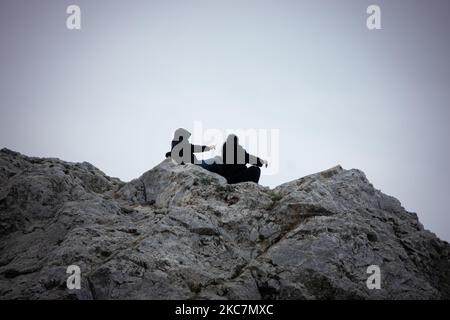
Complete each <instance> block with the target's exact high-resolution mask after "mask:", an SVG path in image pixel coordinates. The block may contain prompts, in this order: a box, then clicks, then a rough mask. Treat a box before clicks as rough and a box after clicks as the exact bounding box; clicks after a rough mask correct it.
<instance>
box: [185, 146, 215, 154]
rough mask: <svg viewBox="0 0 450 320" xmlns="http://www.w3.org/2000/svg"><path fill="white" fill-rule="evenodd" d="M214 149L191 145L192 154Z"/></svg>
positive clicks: (212, 147) (213, 147)
mask: <svg viewBox="0 0 450 320" xmlns="http://www.w3.org/2000/svg"><path fill="white" fill-rule="evenodd" d="M212 149H215V146H201V145H196V144H191V150H192V153H198V152H205V151H209V150H212Z"/></svg>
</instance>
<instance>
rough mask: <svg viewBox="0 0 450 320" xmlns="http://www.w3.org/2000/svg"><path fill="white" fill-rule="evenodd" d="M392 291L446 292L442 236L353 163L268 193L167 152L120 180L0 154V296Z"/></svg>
mask: <svg viewBox="0 0 450 320" xmlns="http://www.w3.org/2000/svg"><path fill="white" fill-rule="evenodd" d="M69 265H77V266H79V267H80V269H81V289H79V290H77V289H72V290H69V289H68V288H67V286H66V280H67V277H68V276H69V275H68V274H67V273H66V270H67V267H68V266H69ZM370 265H378V266H379V267H380V269H381V275H382V276H381V281H382V282H381V289H380V290H369V289H368V288H367V286H366V280H367V278H368V276H369V275H368V274H367V273H366V270H367V267H368V266H370ZM405 298H412V299H448V298H450V246H449V244H448V243H447V242H445V241H441V240H439V239H438V238H437V237H436V236H435V235H434V234H433V233H431V232H429V231H427V230H425V229H424V228H423V226H422V225H421V224H420V222H419V221H418V219H417V216H416V215H415V214H414V213H410V212H407V211H405V209H404V208H403V207H402V206H401V204H400V202H399V201H398V200H396V199H395V198H392V197H390V196H387V195H385V194H383V193H381V192H380V191H379V190H376V189H375V188H374V187H373V186H372V185H371V183H370V182H369V181H368V180H367V178H366V177H365V175H364V173H363V172H361V171H359V170H354V169H353V170H344V169H342V168H341V167H339V166H338V167H335V168H332V169H329V170H326V171H323V172H320V173H317V174H313V175H310V176H307V177H303V178H300V179H297V180H294V181H292V182H289V183H286V184H283V185H281V186H278V187H277V188H275V189H272V190H271V189H269V188H266V187H262V186H259V185H256V184H254V183H241V184H237V185H228V184H227V183H226V181H225V179H224V178H222V177H220V176H218V175H216V174H213V173H210V172H207V171H205V170H203V169H202V168H200V167H198V166H195V165H182V166H180V165H175V164H174V163H172V162H171V161H170V160H167V159H166V160H164V161H163V162H161V163H160V164H159V165H158V166H156V167H155V168H153V169H152V170H150V171H148V172H146V173H144V174H143V175H142V176H141V177H140V178H138V179H135V180H133V181H131V182H129V183H123V182H121V181H120V180H118V179H116V178H110V177H108V176H106V175H105V174H104V173H102V172H101V171H100V170H98V169H97V168H95V167H94V166H92V165H90V164H88V163H81V164H80V163H69V162H64V161H61V160H58V159H40V158H31V157H26V156H23V155H21V154H19V153H16V152H13V151H10V150H7V149H3V150H1V151H0V299H405Z"/></svg>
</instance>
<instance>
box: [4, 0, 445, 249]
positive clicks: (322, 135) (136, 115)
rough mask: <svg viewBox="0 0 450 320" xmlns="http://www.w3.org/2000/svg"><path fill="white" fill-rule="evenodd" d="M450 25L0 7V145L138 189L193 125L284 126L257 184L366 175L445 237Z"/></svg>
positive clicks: (191, 4)
mask: <svg viewBox="0 0 450 320" xmlns="http://www.w3.org/2000/svg"><path fill="white" fill-rule="evenodd" d="M74 3H75V4H78V5H79V6H80V7H81V11H82V30H80V31H69V30H68V29H67V28H66V25H65V20H66V17H67V14H66V12H65V11H66V7H67V6H68V5H69V4H74ZM370 4H378V5H379V6H380V7H381V10H382V27H383V29H382V30H379V31H369V30H368V29H367V28H366V17H367V14H366V9H367V6H368V5H370ZM449 17H450V1H448V0H431V1H425V0H423V1H415V0H409V1H399V0H390V1H379V0H371V1H365V0H354V1H350V0H345V1H344V0H341V1H335V0H329V1H324V0H320V1H317V0H314V1H313V0H310V1H286V0H276V1H275V0H273V1H265V0H244V1H243V0H235V1H233V0H227V1H225V0H220V1H219V0H198V1H193V0H184V1H181V0H177V1H173V0H164V1H163V0H161V1H148V0H145V1H124V0H122V1H112V0H108V1H106V0H96V1H84V0H77V1H75V0H73V1H62V0H54V1H50V0H42V1H33V0H28V1H23V0H2V1H1V2H0V45H1V50H0V146H1V147H8V148H11V149H13V150H16V151H19V152H22V153H24V154H27V155H33V156H48V157H50V156H51V157H59V158H62V159H64V160H68V161H88V162H91V163H93V164H94V165H96V166H97V167H99V168H100V169H102V170H103V171H105V172H106V173H107V174H109V175H112V176H117V177H120V178H121V179H122V180H130V179H132V178H135V177H138V176H139V175H140V174H142V173H143V172H145V171H146V170H148V169H150V168H152V167H153V166H154V165H156V164H157V163H159V162H160V161H161V160H162V159H163V155H164V153H165V152H166V151H168V146H169V143H170V142H169V140H170V137H171V135H172V132H173V130H174V129H175V128H177V127H179V126H182V127H186V128H187V129H193V128H192V126H193V124H194V121H195V120H201V121H202V123H203V127H204V128H218V129H222V130H223V129H227V128H268V129H270V128H275V129H279V130H280V155H279V160H280V162H279V164H280V170H279V173H278V174H276V175H271V176H263V177H262V180H261V183H262V184H264V185H269V186H275V185H278V184H281V183H283V182H287V181H289V180H293V179H296V178H299V177H302V176H304V175H307V174H310V173H314V172H317V171H321V170H324V169H327V168H329V167H332V166H334V165H337V164H341V165H342V166H343V167H344V168H347V169H349V168H359V169H361V170H363V171H364V172H365V173H366V174H367V176H368V178H369V179H370V180H371V181H372V183H373V184H374V185H375V187H377V188H379V189H381V190H382V191H383V192H385V193H387V194H390V195H393V196H395V197H397V198H399V199H400V200H401V202H402V204H403V205H404V206H405V207H406V209H408V210H410V211H414V212H417V213H418V214H419V217H420V219H421V221H422V223H423V224H424V225H425V227H427V228H428V229H430V230H432V231H434V232H436V233H437V234H438V235H439V236H441V237H442V238H444V239H446V240H450V230H449V222H450V218H449V212H448V198H449V190H450V169H449V166H448V164H449V163H450V145H449V143H448V137H449V133H450V132H449V131H450V129H449V126H448V121H449V116H450V111H449V108H450V106H449V101H450V62H449V57H450V46H449V36H448V34H449V32H450V19H449ZM192 138H193V141H194V142H195V141H196V139H198V138H199V137H195V136H193V137H192Z"/></svg>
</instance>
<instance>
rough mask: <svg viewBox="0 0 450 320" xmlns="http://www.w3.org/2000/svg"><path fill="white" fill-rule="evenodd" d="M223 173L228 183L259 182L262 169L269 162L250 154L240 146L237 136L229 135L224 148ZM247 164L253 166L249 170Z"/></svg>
mask: <svg viewBox="0 0 450 320" xmlns="http://www.w3.org/2000/svg"><path fill="white" fill-rule="evenodd" d="M222 159H223V164H224V167H223V173H224V177H225V178H226V179H227V181H228V183H239V182H246V181H253V182H255V183H258V182H259V177H260V175H261V169H260V168H259V167H262V166H263V165H264V164H266V165H267V162H266V161H264V160H261V159H260V158H258V157H256V156H253V155H251V154H249V153H248V152H247V151H245V149H244V148H243V147H242V146H241V145H239V139H238V137H237V136H235V135H229V136H228V137H227V141H226V142H225V143H224V144H223V147H222ZM247 164H250V165H252V166H251V167H249V168H247Z"/></svg>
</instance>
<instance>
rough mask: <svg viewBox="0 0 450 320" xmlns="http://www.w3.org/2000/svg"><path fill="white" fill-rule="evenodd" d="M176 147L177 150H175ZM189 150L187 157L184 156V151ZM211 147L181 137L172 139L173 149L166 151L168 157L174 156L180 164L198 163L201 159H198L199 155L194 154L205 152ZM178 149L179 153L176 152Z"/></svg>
mask: <svg viewBox="0 0 450 320" xmlns="http://www.w3.org/2000/svg"><path fill="white" fill-rule="evenodd" d="M174 149H175V150H174ZM186 150H187V151H188V155H186V157H185V156H184V151H186ZM209 150H210V148H209V147H208V146H200V145H195V144H191V143H189V141H188V140H187V139H186V140H184V139H183V137H181V138H180V140H172V143H171V150H170V151H169V152H167V153H166V158H167V157H172V159H174V160H175V161H177V160H180V161H177V162H179V164H185V163H194V164H197V163H199V161H198V160H197V157H196V156H195V155H194V153H197V152H205V151H209ZM177 151H178V154H176V152H177Z"/></svg>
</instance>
